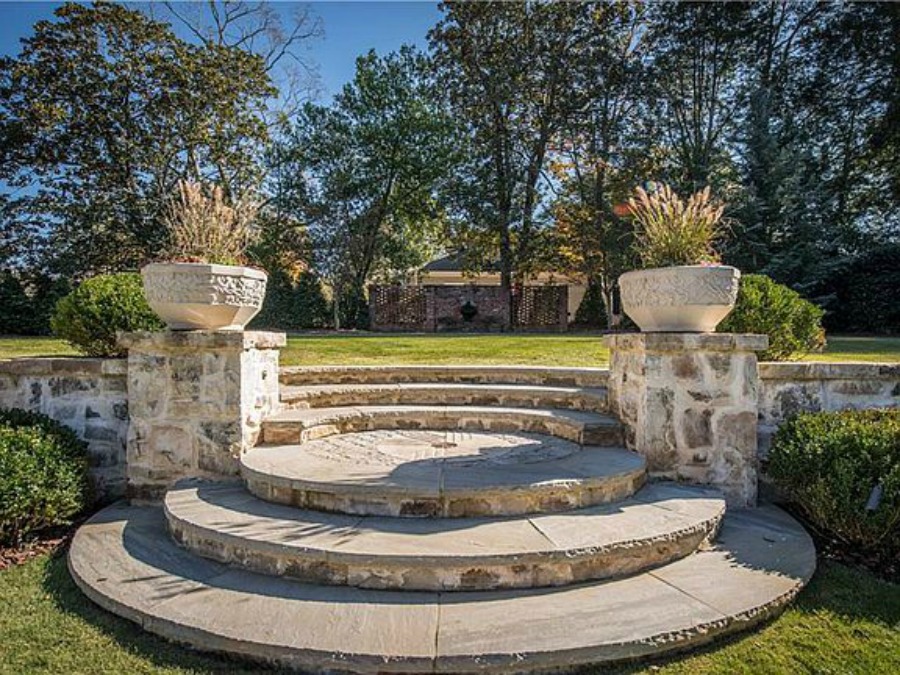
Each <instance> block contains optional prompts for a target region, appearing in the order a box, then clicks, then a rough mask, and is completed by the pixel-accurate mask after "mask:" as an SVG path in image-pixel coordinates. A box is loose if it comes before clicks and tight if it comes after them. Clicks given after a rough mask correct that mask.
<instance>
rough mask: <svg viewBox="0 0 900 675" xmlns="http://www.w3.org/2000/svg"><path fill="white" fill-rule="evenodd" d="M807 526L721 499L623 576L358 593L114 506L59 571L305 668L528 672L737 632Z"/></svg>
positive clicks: (229, 644) (765, 598) (219, 640)
mask: <svg viewBox="0 0 900 675" xmlns="http://www.w3.org/2000/svg"><path fill="white" fill-rule="evenodd" d="M814 569H815V550H814V548H813V545H812V541H811V540H810V538H809V536H808V535H807V534H806V533H805V532H804V531H803V529H802V528H801V527H800V526H799V525H798V524H797V523H796V522H795V521H794V520H793V519H791V518H790V517H788V516H787V515H786V514H784V513H782V512H780V511H778V510H777V509H773V508H757V509H749V510H746V511H737V512H729V513H728V515H726V517H725V523H724V525H723V528H722V532H721V534H720V537H719V540H718V542H717V543H716V545H715V546H713V547H712V548H710V549H709V550H704V551H701V552H698V553H696V554H695V555H692V556H689V557H687V558H684V559H682V560H678V561H676V562H672V563H669V564H668V565H664V566H662V567H658V568H655V569H653V570H651V571H648V572H644V573H643V574H638V575H636V576H633V577H629V578H626V579H618V580H614V581H603V582H591V583H586V584H578V585H574V586H566V587H562V588H556V589H551V590H548V589H529V590H512V591H480V592H463V593H437V592H424V591H416V592H403V591H382V590H363V589H358V588H351V587H346V586H319V585H315V584H304V583H300V582H297V581H295V580H293V579H284V578H280V577H269V576H263V575H259V574H255V573H252V572H246V571H243V570H238V569H234V568H230V567H227V566H225V565H222V564H221V563H216V562H213V561H210V560H206V559H203V558H199V557H197V556H195V555H193V554H191V553H190V552H188V551H186V550H184V549H181V548H179V547H178V546H176V544H175V543H174V542H173V541H172V540H171V539H170V537H169V535H168V533H167V532H166V524H165V517H164V515H163V513H162V510H161V509H158V508H152V507H135V506H126V505H124V504H115V505H113V506H110V507H108V508H106V509H104V510H103V511H101V512H99V513H98V514H96V515H94V516H93V517H92V518H91V519H90V520H89V521H88V522H87V523H86V524H84V525H83V526H82V527H81V528H80V529H79V530H78V532H77V533H76V534H75V538H74V539H73V541H72V545H71V547H70V549H69V570H70V571H71V573H72V577H73V578H74V579H75V583H76V584H78V586H79V587H80V588H81V589H82V591H84V592H85V593H86V594H87V596H88V597H89V598H90V599H91V600H93V601H94V602H96V603H97V604H99V605H100V606H101V607H103V608H105V609H107V610H109V611H111V612H113V613H115V614H118V615H119V616H122V617H125V618H127V619H130V620H131V621H134V622H137V623H138V624H139V625H140V626H142V627H143V628H144V630H147V631H150V632H152V633H156V634H157V635H161V636H163V637H166V638H169V639H172V640H176V641H178V642H183V643H187V644H189V645H190V646H192V647H194V648H196V649H200V650H205V651H214V652H223V653H226V654H231V655H234V656H242V657H246V658H250V659H254V660H258V661H264V662H269V663H273V664H276V665H280V666H286V667H291V668H296V669H298V670H302V671H304V672H319V673H335V672H351V673H361V674H362V673H368V674H372V675H374V674H375V673H473V674H476V673H480V674H484V673H497V674H499V673H523V672H529V671H530V672H534V671H549V670H555V669H565V668H572V667H575V666H579V665H584V664H589V663H598V662H609V661H621V660H629V659H634V658H638V657H642V656H656V655H660V654H663V653H667V652H672V651H676V650H682V649H686V648H690V647H696V646H699V645H702V644H705V643H707V642H709V641H710V640H712V639H714V638H717V637H720V636H722V635H726V634H728V633H734V632H736V631H743V630H746V629H747V628H750V627H751V626H754V625H755V624H758V623H759V622H761V621H764V620H766V619H768V618H769V617H771V616H773V615H775V614H777V613H778V612H779V611H780V610H781V609H782V608H783V607H784V605H785V604H786V603H787V602H788V601H789V600H790V599H791V598H793V597H794V595H795V594H796V593H797V592H798V591H799V590H800V589H801V588H802V587H803V585H804V584H805V583H806V582H807V580H809V578H810V576H811V575H812V573H813V570H814Z"/></svg>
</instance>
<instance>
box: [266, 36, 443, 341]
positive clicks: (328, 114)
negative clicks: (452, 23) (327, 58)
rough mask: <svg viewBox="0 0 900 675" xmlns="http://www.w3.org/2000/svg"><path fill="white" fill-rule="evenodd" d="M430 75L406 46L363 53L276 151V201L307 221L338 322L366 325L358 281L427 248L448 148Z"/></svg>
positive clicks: (396, 273)
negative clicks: (329, 97)
mask: <svg viewBox="0 0 900 675" xmlns="http://www.w3.org/2000/svg"><path fill="white" fill-rule="evenodd" d="M429 73H430V67H429V64H428V61H427V59H425V57H424V56H422V55H421V54H419V53H417V52H415V51H414V50H413V49H411V48H409V47H404V48H402V49H401V50H400V52H399V53H392V54H389V55H387V56H385V57H379V56H377V55H376V54H375V53H374V52H369V53H368V54H367V55H365V56H362V57H360V58H359V59H357V64H356V75H355V77H354V79H353V81H352V82H351V83H349V84H347V85H345V87H344V89H343V90H342V91H341V93H340V94H338V95H337V96H336V97H335V99H334V101H333V104H332V105H331V106H321V105H314V104H307V105H306V106H304V108H303V109H302V111H301V113H300V115H299V116H298V118H297V120H296V123H295V125H294V127H293V129H292V131H291V133H290V134H289V135H288V138H287V139H286V140H285V142H284V143H282V144H280V145H279V147H278V149H277V150H276V153H275V155H276V160H275V163H276V165H277V166H278V169H277V170H278V171H279V172H280V173H281V175H282V176H283V177H284V179H285V182H284V183H283V184H282V186H281V188H280V189H279V193H280V196H279V197H278V198H277V201H278V202H279V203H280V205H279V207H278V208H280V209H281V210H283V211H286V212H288V213H293V214H294V215H295V217H296V218H297V219H298V220H300V221H302V222H304V223H306V224H307V226H308V231H309V234H310V237H311V239H312V243H313V250H314V257H313V259H314V263H315V266H316V268H317V270H318V271H319V272H320V274H321V275H322V276H323V278H324V279H326V281H327V282H328V283H329V284H330V285H331V287H332V294H333V298H332V299H333V303H334V309H335V324H336V327H341V326H343V327H359V326H362V325H365V322H366V321H365V317H366V306H367V305H366V302H365V297H366V286H367V285H368V284H369V283H370V282H371V281H372V280H373V279H376V278H381V279H388V280H390V279H392V278H397V277H402V276H405V275H406V274H407V272H408V271H409V270H410V269H411V268H415V267H417V266H420V265H421V264H423V263H424V262H426V261H427V259H428V258H429V257H430V255H431V254H432V253H433V251H434V247H435V244H436V241H437V238H438V235H439V233H440V231H441V228H440V226H439V223H440V219H441V217H442V212H441V209H440V207H439V205H438V204H437V202H436V187H437V185H438V184H439V182H440V181H441V179H442V177H443V175H444V173H445V172H446V171H447V170H448V166H450V165H452V162H453V157H454V154H455V146H454V135H453V133H452V124H451V120H450V119H449V117H448V116H447V115H446V114H445V111H444V110H443V109H442V108H441V106H440V104H439V100H438V97H437V96H436V94H435V90H434V86H433V83H432V82H431V80H430V77H429Z"/></svg>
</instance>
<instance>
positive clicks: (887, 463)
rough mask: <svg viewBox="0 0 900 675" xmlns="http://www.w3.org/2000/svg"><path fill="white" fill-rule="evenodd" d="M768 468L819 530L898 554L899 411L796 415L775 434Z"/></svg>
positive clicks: (899, 531)
mask: <svg viewBox="0 0 900 675" xmlns="http://www.w3.org/2000/svg"><path fill="white" fill-rule="evenodd" d="M769 473H770V474H771V476H772V477H773V478H774V479H775V481H776V482H777V483H778V485H779V486H780V487H782V488H783V489H784V490H785V492H786V493H787V495H788V497H789V498H790V499H791V500H792V501H794V502H795V503H796V504H797V505H798V506H800V508H802V509H803V511H804V512H805V513H806V515H807V516H808V517H809V518H810V520H811V521H812V522H813V523H814V524H815V525H816V526H817V527H819V528H821V529H822V530H823V531H825V532H827V533H829V534H831V535H833V536H835V537H837V538H838V539H840V540H841V541H843V542H844V543H846V544H849V545H852V546H858V547H860V548H862V549H864V550H867V551H871V552H873V553H884V554H886V555H888V556H890V555H893V554H898V553H900V410H898V409H894V410H864V411H859V410H846V411H842V412H828V413H803V414H800V415H797V416H796V417H793V418H791V419H789V420H788V421H787V422H785V423H784V424H783V425H782V426H781V427H780V428H779V429H778V431H777V433H776V434H775V438H774V440H773V443H772V449H771V451H770V452H769ZM876 488H877V489H878V490H880V491H881V496H880V500H878V504H877V506H875V505H874V504H871V503H870V497H871V496H872V495H873V490H876ZM873 506H874V508H873Z"/></svg>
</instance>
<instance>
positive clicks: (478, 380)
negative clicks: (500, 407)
mask: <svg viewBox="0 0 900 675" xmlns="http://www.w3.org/2000/svg"><path fill="white" fill-rule="evenodd" d="M608 377H609V370H608V369H607V368H551V367H547V366H428V365H417V366H290V367H287V368H282V369H281V383H282V384H285V385H316V384H321V385H334V384H400V383H412V382H416V383H424V384H436V383H458V384H523V385H524V384H531V385H536V386H539V387H540V386H543V387H605V386H606V381H607V379H608Z"/></svg>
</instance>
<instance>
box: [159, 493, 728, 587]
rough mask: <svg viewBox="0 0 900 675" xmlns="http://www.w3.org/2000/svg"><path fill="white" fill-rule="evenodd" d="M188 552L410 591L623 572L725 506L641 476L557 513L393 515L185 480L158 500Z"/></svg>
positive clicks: (696, 531)
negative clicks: (631, 492)
mask: <svg viewBox="0 0 900 675" xmlns="http://www.w3.org/2000/svg"><path fill="white" fill-rule="evenodd" d="M165 512H166V517H167V519H168V521H169V531H170V532H171V533H172V535H173V537H174V538H175V540H176V541H177V542H178V543H180V544H181V545H182V546H184V547H185V548H187V549H188V550H190V551H192V552H194V553H196V554H198V555H201V556H203V557H206V558H211V559H213V560H218V561H219V562H224V563H228V564H232V565H234V566H235V567H239V568H242V569H249V570H252V571H256V572H262V573H264V574H274V575H279V576H290V577H295V578H299V579H302V580H304V581H307V582H312V583H324V584H335V585H350V586H357V587H360V588H379V589H400V590H419V591H436V590H437V591H457V590H496V589H500V588H535V587H539V586H563V585H567V584H571V583H578V582H583V581H589V580H595V579H604V578H610V577H622V576H625V575H630V574H635V573H638V572H640V571H643V570H645V569H648V568H650V567H656V566H659V565H663V564H666V563H669V562H672V561H673V560H676V559H678V558H682V557H684V556H686V555H690V554H691V553H693V552H694V551H696V550H697V548H698V547H699V546H701V545H703V544H704V543H707V542H709V541H711V540H712V538H713V537H714V536H715V533H716V531H717V530H718V528H719V524H720V522H721V519H722V517H723V516H724V515H725V502H724V500H723V499H722V498H721V495H719V494H717V493H715V492H714V491H711V490H703V489H700V488H696V487H688V486H684V485H675V484H671V485H662V484H660V485H650V486H647V487H645V488H643V489H642V490H641V491H640V493H639V494H638V495H636V496H635V497H634V498H631V499H628V500H625V501H622V502H618V503H617V504H615V505H604V506H598V507H592V508H589V509H582V510H578V511H573V512H570V513H566V514H556V515H537V516H531V517H521V518H511V519H497V518H477V519H476V518H467V519H460V520H456V521H453V523H452V525H451V524H448V522H447V521H442V520H438V519H432V518H428V519H419V520H410V519H403V520H397V519H394V518H377V517H370V518H363V517H358V516H348V515H335V514H326V513H321V512H317V511H303V510H300V509H296V508H292V507H288V506H281V505H277V504H270V503H267V502H264V501H261V500H259V499H255V498H252V497H250V498H248V493H247V491H246V490H245V489H244V487H243V485H241V484H240V483H235V482H212V483H211V482H204V481H198V480H195V479H186V480H184V481H181V482H180V483H178V485H177V486H176V487H175V488H173V489H172V490H170V491H169V492H168V494H167V495H166V499H165Z"/></svg>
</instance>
